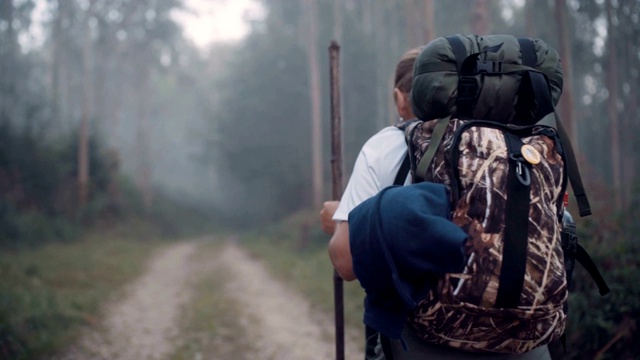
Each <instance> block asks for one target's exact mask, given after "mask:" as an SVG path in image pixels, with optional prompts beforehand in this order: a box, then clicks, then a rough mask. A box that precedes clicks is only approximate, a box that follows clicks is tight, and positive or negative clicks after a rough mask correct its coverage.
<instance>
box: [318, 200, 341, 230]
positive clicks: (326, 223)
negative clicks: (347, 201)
mask: <svg viewBox="0 0 640 360" xmlns="http://www.w3.org/2000/svg"><path fill="white" fill-rule="evenodd" d="M338 205H340V201H325V202H324V204H323V205H322V210H320V227H322V231H324V232H325V233H327V234H329V235H333V232H334V231H335V230H336V222H335V221H333V214H335V212H336V209H337V208H338Z"/></svg>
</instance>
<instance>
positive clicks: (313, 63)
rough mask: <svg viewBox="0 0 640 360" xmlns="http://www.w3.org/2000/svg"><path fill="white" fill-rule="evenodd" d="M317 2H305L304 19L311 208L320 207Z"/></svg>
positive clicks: (321, 191)
mask: <svg viewBox="0 0 640 360" xmlns="http://www.w3.org/2000/svg"><path fill="white" fill-rule="evenodd" d="M316 1H317V0H305V8H306V11H305V17H306V23H307V24H308V32H307V36H308V38H307V41H306V47H307V60H308V62H309V96H310V99H309V100H310V103H311V158H312V160H311V161H312V164H313V165H312V166H313V168H312V179H311V183H312V191H313V194H312V195H313V207H314V208H315V209H319V208H320V206H321V205H322V199H323V189H322V109H321V104H322V88H321V84H320V64H319V60H318V47H317V42H318V22H317V18H318V10H317V3H316Z"/></svg>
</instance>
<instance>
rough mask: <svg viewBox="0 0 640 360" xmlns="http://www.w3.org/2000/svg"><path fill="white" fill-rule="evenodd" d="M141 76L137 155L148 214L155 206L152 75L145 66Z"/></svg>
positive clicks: (140, 182)
mask: <svg viewBox="0 0 640 360" xmlns="http://www.w3.org/2000/svg"><path fill="white" fill-rule="evenodd" d="M138 71H139V74H140V82H139V86H140V88H139V89H140V90H139V92H138V96H139V98H138V106H137V118H138V128H137V131H136V138H137V144H136V147H137V155H138V159H137V160H138V162H139V163H138V168H137V171H138V174H137V178H138V187H139V189H140V191H141V192H142V199H143V202H144V207H145V210H146V211H147V212H149V211H150V210H151V207H152V206H153V191H152V188H151V172H152V168H151V153H150V152H151V151H150V150H151V144H150V139H151V136H150V131H151V129H150V128H149V110H150V109H149V108H150V100H151V89H150V86H149V81H150V73H149V71H150V70H149V68H147V67H145V66H144V65H142V66H140V68H139V69H138Z"/></svg>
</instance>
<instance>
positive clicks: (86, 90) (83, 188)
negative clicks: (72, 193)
mask: <svg viewBox="0 0 640 360" xmlns="http://www.w3.org/2000/svg"><path fill="white" fill-rule="evenodd" d="M94 5H95V0H91V1H90V2H89V9H88V10H87V12H86V14H85V19H84V27H85V29H84V44H83V46H82V68H83V72H82V114H81V119H80V131H79V132H78V208H79V209H80V210H82V209H84V207H85V206H86V204H87V200H88V197H89V170H90V169H89V120H90V118H91V117H92V111H93V104H92V100H93V99H92V95H91V94H92V82H93V79H92V73H93V66H92V65H93V64H92V58H91V55H92V54H91V50H92V49H91V45H92V41H93V39H92V38H91V20H92V17H93V7H94Z"/></svg>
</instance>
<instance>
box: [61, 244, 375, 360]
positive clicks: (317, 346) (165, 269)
mask: <svg viewBox="0 0 640 360" xmlns="http://www.w3.org/2000/svg"><path fill="white" fill-rule="evenodd" d="M201 244H202V239H201V240H197V241H185V242H180V243H177V244H173V245H170V246H168V247H166V248H165V249H163V250H162V251H160V252H158V253H157V254H155V255H154V256H153V257H152V259H151V260H150V262H149V266H148V269H147V271H146V272H145V273H144V274H143V275H142V276H141V277H140V278H139V279H138V280H137V281H135V282H133V283H132V284H130V285H129V286H128V287H127V289H126V291H125V294H124V296H123V297H122V298H120V299H119V300H117V301H114V302H113V303H111V304H108V305H107V306H106V308H105V315H104V318H103V319H104V320H103V321H102V323H101V324H100V325H99V326H96V327H94V328H92V329H90V330H89V331H87V332H86V333H85V334H84V335H83V336H82V338H81V339H79V340H78V342H77V343H76V345H75V346H73V347H72V348H71V349H69V351H67V352H66V354H64V355H62V356H59V357H56V358H54V359H55V360H75V359H104V360H106V359H120V360H134V359H135V360H152V359H153V360H156V359H157V360H164V359H168V358H169V357H170V356H171V354H173V353H174V351H175V349H176V348H178V346H179V344H180V341H181V339H180V323H179V319H180V317H181V314H182V310H183V309H184V307H185V306H188V304H189V301H191V300H192V298H193V294H194V290H193V289H191V287H190V284H193V283H194V281H193V278H194V276H202V275H201V271H198V266H202V264H198V262H197V261H193V259H194V255H196V254H197V252H198V247H199V246H200V245H201ZM211 261H215V262H216V266H215V269H216V270H215V271H221V272H222V273H223V274H225V279H226V280H225V284H224V288H223V289H221V291H224V294H225V295H224V296H225V297H229V299H231V300H232V301H235V302H237V303H238V304H239V305H240V306H239V308H240V309H242V311H241V313H240V314H239V316H238V321H239V322H240V325H241V328H242V329H243V334H239V336H246V337H249V338H250V339H249V340H250V343H251V344H252V346H251V349H247V351H248V352H252V353H250V354H246V355H245V356H244V357H245V358H255V359H278V360H305V359H309V360H323V359H328V360H329V359H333V358H335V355H334V351H335V350H334V349H335V345H334V342H333V341H334V340H333V333H334V332H333V319H332V317H331V316H327V314H320V313H318V312H317V311H314V310H313V309H312V306H311V305H310V304H309V302H308V301H307V300H306V299H305V298H303V297H302V296H301V295H300V294H298V293H297V292H296V291H294V290H293V289H290V288H289V287H288V286H286V285H285V284H283V283H282V282H280V281H278V280H276V279H274V278H273V277H271V276H270V275H269V273H268V271H267V270H266V268H265V267H264V265H262V263H261V262H259V261H257V260H255V259H252V258H251V257H250V256H249V255H248V254H247V253H246V252H245V251H244V250H243V249H242V248H241V247H240V246H239V245H237V244H235V242H234V241H227V242H226V243H225V244H224V245H221V250H220V252H219V253H218V254H217V255H216V256H215V258H214V259H211ZM201 269H202V268H200V270H201ZM199 274H200V275H199ZM347 334H348V341H347V348H346V358H347V359H362V358H363V355H362V350H361V349H359V346H358V345H359V344H360V343H361V341H360V337H361V334H358V332H357V331H356V332H355V333H353V332H349V331H348V332H347ZM209 355H210V356H207V357H206V358H213V359H217V358H216V354H209ZM225 360H226V359H225ZM229 360H232V359H229Z"/></svg>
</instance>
